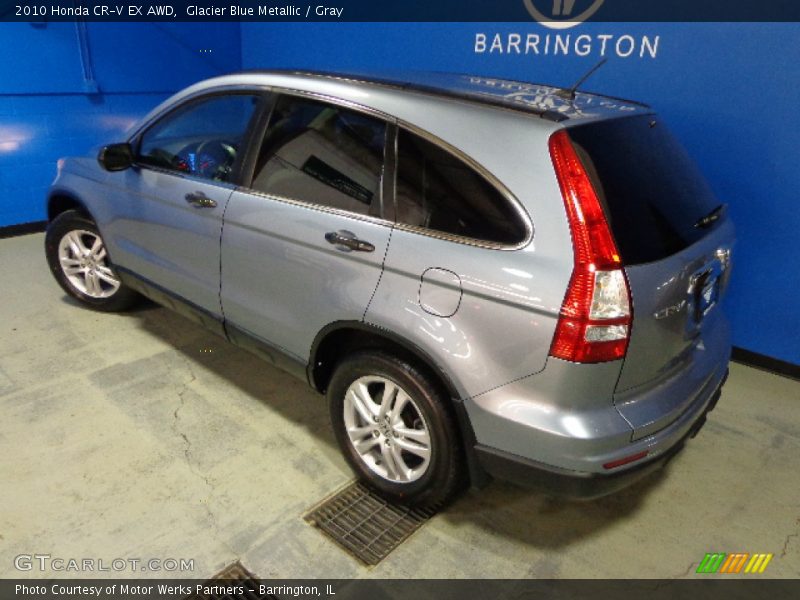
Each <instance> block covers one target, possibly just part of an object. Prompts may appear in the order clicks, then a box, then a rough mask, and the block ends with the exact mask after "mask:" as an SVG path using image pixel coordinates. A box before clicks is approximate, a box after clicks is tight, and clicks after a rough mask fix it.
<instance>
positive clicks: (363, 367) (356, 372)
mask: <svg viewBox="0 0 800 600" xmlns="http://www.w3.org/2000/svg"><path fill="white" fill-rule="evenodd" d="M367 376H375V377H380V378H383V379H386V380H389V381H390V382H392V383H394V384H395V385H397V386H399V387H400V388H401V389H402V390H403V391H405V393H406V394H407V395H408V396H409V397H410V398H411V400H412V401H413V406H412V410H416V409H418V410H419V412H421V413H422V417H423V419H424V423H425V424H426V425H427V430H428V434H429V437H430V459H429V462H428V465H427V469H426V470H425V471H424V473H423V474H422V475H421V476H420V477H419V478H418V479H416V480H415V481H404V482H397V481H390V480H389V479H387V478H384V477H383V476H381V475H380V474H378V473H376V472H374V471H373V470H372V469H371V468H370V467H369V466H367V464H366V463H365V461H364V460H363V459H362V458H361V456H360V455H359V453H358V452H357V451H356V449H355V447H354V446H353V443H352V442H351V441H350V437H349V436H348V433H347V430H346V425H345V416H344V411H345V395H346V393H347V390H348V388H349V387H350V385H351V384H353V383H354V382H355V381H356V380H358V379H359V378H361V377H367ZM327 396H328V406H329V409H330V416H331V422H332V424H333V430H334V433H335V434H336V439H337V441H338V442H339V446H340V448H341V450H342V453H343V454H344V456H345V458H346V459H347V462H348V463H349V465H350V467H351V468H352V469H353V471H354V472H355V473H356V475H358V476H359V477H360V478H361V479H362V480H364V481H366V482H367V483H368V484H370V485H371V486H372V487H373V488H375V489H376V490H377V491H379V492H380V493H381V494H383V495H384V496H386V497H387V498H389V499H391V500H393V501H396V502H404V503H408V504H411V505H414V506H420V507H439V506H441V505H443V504H444V503H446V502H447V501H448V500H450V499H451V498H452V497H453V495H454V494H455V493H456V492H457V491H458V490H459V489H460V488H461V487H463V485H464V483H465V479H466V476H465V469H464V457H463V450H462V445H461V439H460V435H459V430H458V427H457V425H456V421H455V418H454V415H453V414H452V409H451V407H450V406H449V403H448V402H447V398H446V395H445V394H444V393H442V391H441V390H440V386H438V385H436V384H435V382H434V381H433V380H432V378H431V377H430V376H429V375H428V374H427V373H426V372H425V371H424V370H423V369H420V368H418V367H417V366H416V365H414V364H411V363H409V362H407V361H406V360H402V359H399V358H396V357H394V356H392V355H389V354H386V353H384V352H381V351H369V352H367V351H363V352H359V353H356V354H353V355H352V356H349V357H347V358H345V359H343V360H342V361H341V362H340V363H339V364H338V365H337V366H336V370H335V371H334V374H333V377H332V378H331V381H330V385H329V386H328V392H327ZM376 406H377V405H376ZM375 427H378V426H377V425H376V426H375ZM376 435H378V434H376ZM366 439H367V440H368V439H369V437H368V436H367V438H366ZM381 439H384V438H381ZM391 441H392V440H391V439H390V440H389V443H391ZM395 442H396V440H395ZM404 456H405V455H404Z"/></svg>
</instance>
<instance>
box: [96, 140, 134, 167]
mask: <svg viewBox="0 0 800 600" xmlns="http://www.w3.org/2000/svg"><path fill="white" fill-rule="evenodd" d="M97 162H99V163H100V166H101V167H103V168H104V169H105V170H106V171H124V170H125V169H127V168H129V167H130V166H131V165H132V164H133V150H131V145H130V144H128V143H127V142H123V143H121V144H111V145H110V146H105V147H103V148H102V149H101V150H100V153H99V154H98V155H97Z"/></svg>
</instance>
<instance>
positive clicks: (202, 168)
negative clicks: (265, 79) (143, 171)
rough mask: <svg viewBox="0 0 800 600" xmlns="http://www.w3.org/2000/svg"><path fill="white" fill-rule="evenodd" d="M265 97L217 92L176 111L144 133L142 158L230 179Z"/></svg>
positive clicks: (147, 162) (139, 157)
mask: <svg viewBox="0 0 800 600" xmlns="http://www.w3.org/2000/svg"><path fill="white" fill-rule="evenodd" d="M258 100H259V96H257V95H249V94H236V95H226V96H212V97H210V98H205V99H202V100H198V101H195V102H190V103H189V104H187V105H185V106H183V107H181V108H179V109H177V110H176V111H174V112H171V113H170V114H168V115H167V116H165V117H164V118H162V119H160V120H159V121H158V122H157V123H156V124H155V125H153V126H152V127H150V129H148V130H147V131H146V132H145V133H144V134H143V135H142V137H141V141H140V144H139V150H138V154H137V159H136V160H137V162H139V163H140V164H144V165H149V166H153V167H159V168H162V169H168V170H171V171H177V172H179V173H185V174H188V175H195V176H197V177H203V178H206V179H211V180H214V181H228V180H229V179H230V176H231V172H232V170H233V165H234V162H235V161H236V157H237V156H238V154H239V152H240V151H241V149H242V142H243V139H244V137H245V133H246V131H247V125H248V123H249V122H250V119H251V118H252V116H253V113H254V112H255V109H256V106H257V104H258Z"/></svg>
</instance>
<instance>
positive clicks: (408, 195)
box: [396, 129, 526, 245]
mask: <svg viewBox="0 0 800 600" xmlns="http://www.w3.org/2000/svg"><path fill="white" fill-rule="evenodd" d="M396 199H397V216H396V218H397V222H398V223H404V224H406V225H413V226H415V227H423V228H425V229H430V230H433V231H438V232H442V233H449V234H453V235H457V236H461V237H466V238H472V239H475V240H481V241H486V242H491V243H496V244H503V245H515V244H518V243H520V242H522V241H523V240H524V239H525V234H526V232H525V226H524V224H523V223H522V222H521V219H520V216H519V215H518V214H517V213H516V211H515V210H514V207H513V206H512V205H511V202H510V201H509V200H508V199H507V198H506V197H504V196H503V195H502V194H501V193H500V192H499V191H498V190H497V189H496V188H495V187H494V186H493V185H492V184H490V183H489V182H488V181H486V179H485V178H483V177H482V176H481V175H479V174H478V173H476V172H475V171H474V170H473V169H472V168H471V167H470V166H469V165H467V164H466V163H465V162H463V161H462V160H460V159H458V158H456V157H455V156H453V155H452V154H450V153H449V152H447V151H446V150H444V149H442V148H440V147H439V146H437V145H436V144H433V143H431V142H429V141H427V140H425V139H423V138H422V137H420V136H418V135H416V134H413V133H411V132H409V131H406V130H405V129H401V130H400V131H399V132H398V140H397V192H396Z"/></svg>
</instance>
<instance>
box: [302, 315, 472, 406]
mask: <svg viewBox="0 0 800 600" xmlns="http://www.w3.org/2000/svg"><path fill="white" fill-rule="evenodd" d="M371 348H374V349H380V350H385V351H388V352H393V351H394V352H395V353H398V354H399V355H400V357H401V358H402V357H404V358H410V359H411V360H412V361H413V362H414V363H417V364H418V365H420V366H422V367H424V368H425V369H426V370H427V371H429V372H430V374H431V375H432V376H434V377H435V378H436V380H437V381H438V383H439V384H440V385H441V386H442V388H443V391H446V392H447V394H448V396H449V397H450V398H453V399H456V400H461V399H462V394H461V393H460V391H459V389H458V387H457V386H456V385H455V383H454V382H453V381H452V379H451V378H450V377H449V376H448V375H447V374H446V373H445V372H444V370H443V369H441V368H440V367H439V366H438V365H437V364H436V361H435V360H433V358H432V357H431V356H430V355H429V354H428V353H427V352H425V351H424V350H423V349H421V348H420V347H419V346H417V345H416V344H414V343H413V342H410V341H408V340H407V339H405V338H404V337H403V336H401V335H398V334H396V333H394V332H393V331H390V330H388V329H384V328H382V327H378V326H376V325H369V324H367V323H363V322H361V321H336V322H334V323H330V324H328V325H326V326H325V327H323V328H322V329H321V330H320V332H319V333H318V334H317V336H316V337H315V338H314V342H313V343H312V345H311V352H310V354H309V360H308V381H309V383H310V384H311V386H312V387H313V388H314V389H316V390H317V391H318V392H320V393H325V390H326V389H327V387H328V383H329V382H330V378H331V376H332V375H333V370H334V369H335V367H336V358H337V357H342V356H344V355H346V354H348V353H349V352H353V351H356V350H363V349H371Z"/></svg>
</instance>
